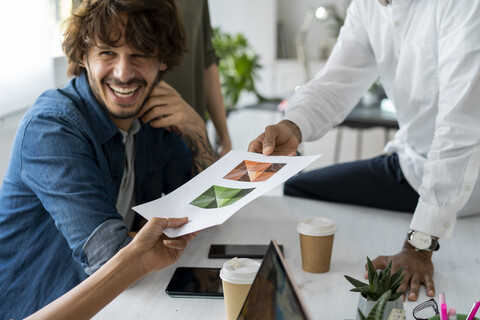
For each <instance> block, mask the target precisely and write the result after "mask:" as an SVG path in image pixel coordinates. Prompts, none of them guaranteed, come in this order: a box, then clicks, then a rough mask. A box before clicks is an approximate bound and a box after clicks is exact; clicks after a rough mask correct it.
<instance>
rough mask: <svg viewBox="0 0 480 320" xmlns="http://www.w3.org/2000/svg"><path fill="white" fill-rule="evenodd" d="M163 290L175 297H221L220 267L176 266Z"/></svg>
mask: <svg viewBox="0 0 480 320" xmlns="http://www.w3.org/2000/svg"><path fill="white" fill-rule="evenodd" d="M165 292H166V293H167V294H168V295H169V296H171V297H175V298H179V297H181V298H217V299H223V288H222V279H221V278H220V268H200V267H178V268H177V269H175V272H174V273H173V276H172V279H170V282H169V283H168V285H167V288H166V289H165Z"/></svg>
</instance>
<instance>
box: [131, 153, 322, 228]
mask: <svg viewBox="0 0 480 320" xmlns="http://www.w3.org/2000/svg"><path fill="white" fill-rule="evenodd" d="M319 157H320V156H319V155H316V156H302V157H280V156H264V155H261V154H257V153H249V152H241V151H230V152H229V153H228V154H227V155H225V156H224V157H223V158H221V159H220V160H218V161H217V162H215V163H214V164H213V165H211V166H210V167H209V168H207V169H206V170H204V171H203V172H201V173H200V174H198V175H197V176H196V177H194V178H193V179H191V180H190V181H188V182H187V183H185V184H184V185H183V186H181V187H179V188H178V189H176V190H175V191H173V192H171V193H170V194H168V195H166V196H164V197H162V198H159V199H157V200H154V201H151V202H148V203H145V204H142V205H139V206H136V207H134V208H133V209H134V210H135V211H137V212H138V213H139V214H141V215H142V216H144V217H145V218H147V219H150V218H152V217H170V218H172V217H188V218H189V222H188V223H187V224H186V225H184V226H183V227H181V228H178V229H167V230H165V234H166V235H167V236H169V237H178V236H181V235H184V234H188V233H192V232H195V231H198V230H202V229H205V228H208V227H211V226H215V225H219V224H222V223H224V222H225V221H226V220H227V219H228V218H230V217H231V216H232V215H233V214H234V213H235V212H237V211H238V210H239V209H240V208H242V207H243V206H244V205H246V204H247V203H249V202H250V201H252V200H254V199H256V198H258V197H259V196H261V195H262V194H264V193H265V192H267V191H269V190H271V189H272V188H274V187H276V186H277V185H279V184H280V183H282V182H284V181H285V180H287V179H288V178H290V177H291V176H293V175H294V174H296V173H297V172H299V171H300V170H302V169H304V168H305V167H307V166H308V165H309V164H311V163H312V162H313V161H315V160H316V159H318V158H319Z"/></svg>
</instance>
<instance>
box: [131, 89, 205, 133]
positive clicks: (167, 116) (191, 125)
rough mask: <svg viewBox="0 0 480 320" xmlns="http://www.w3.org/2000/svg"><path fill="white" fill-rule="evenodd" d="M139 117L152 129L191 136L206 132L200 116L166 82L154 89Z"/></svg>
mask: <svg viewBox="0 0 480 320" xmlns="http://www.w3.org/2000/svg"><path fill="white" fill-rule="evenodd" d="M137 116H138V118H139V119H141V120H142V121H143V122H144V123H147V122H148V123H150V125H151V126H152V127H155V128H165V129H167V130H171V129H172V130H174V131H175V132H177V133H179V134H186V135H189V136H191V135H196V134H202V135H204V134H205V132H206V131H205V122H204V121H203V119H202V118H201V117H200V115H199V114H198V113H197V112H196V111H195V110H194V109H193V108H192V107H191V106H190V105H189V104H188V103H186V102H185V100H183V98H182V97H181V96H180V94H179V93H178V92H177V91H176V90H175V89H173V88H172V87H171V86H170V85H168V84H167V83H166V82H165V81H160V82H159V83H158V84H157V85H156V86H155V87H154V88H153V90H152V92H151V93H150V96H149V97H148V99H147V100H146V101H145V103H144V104H143V106H142V108H141V109H140V111H139V113H138V115H137Z"/></svg>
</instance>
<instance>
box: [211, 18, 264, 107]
mask: <svg viewBox="0 0 480 320" xmlns="http://www.w3.org/2000/svg"><path fill="white" fill-rule="evenodd" d="M212 43H213V46H214V48H215V53H216V55H217V56H218V57H219V59H220V61H219V64H218V71H219V73H220V81H221V85H222V90H223V95H224V99H225V106H226V108H227V109H228V110H231V109H234V108H235V105H236V104H237V102H238V99H239V98H240V94H241V93H242V92H244V91H245V92H253V93H254V94H255V95H256V96H257V98H258V99H259V100H260V101H269V99H267V98H265V97H263V96H262V95H260V94H259V93H258V91H257V89H256V88H255V80H256V79H257V77H258V75H257V72H258V70H260V69H261V68H262V66H261V65H260V64H259V60H260V56H259V55H258V54H256V53H255V51H254V50H253V48H252V47H251V46H250V44H249V43H248V40H247V38H246V37H245V36H244V35H243V34H241V33H236V34H229V33H226V32H223V31H222V30H221V29H220V28H218V27H216V28H213V38H212Z"/></svg>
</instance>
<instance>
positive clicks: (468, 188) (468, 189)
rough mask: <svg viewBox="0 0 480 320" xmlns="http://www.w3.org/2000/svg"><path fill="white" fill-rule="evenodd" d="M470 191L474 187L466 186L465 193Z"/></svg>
mask: <svg viewBox="0 0 480 320" xmlns="http://www.w3.org/2000/svg"><path fill="white" fill-rule="evenodd" d="M470 189H472V187H470V186H465V188H464V190H465V191H470Z"/></svg>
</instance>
